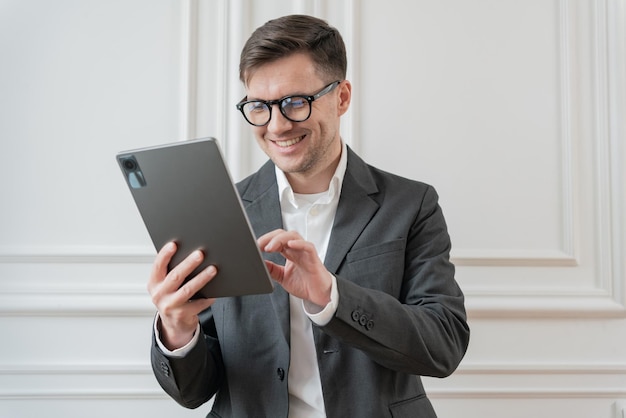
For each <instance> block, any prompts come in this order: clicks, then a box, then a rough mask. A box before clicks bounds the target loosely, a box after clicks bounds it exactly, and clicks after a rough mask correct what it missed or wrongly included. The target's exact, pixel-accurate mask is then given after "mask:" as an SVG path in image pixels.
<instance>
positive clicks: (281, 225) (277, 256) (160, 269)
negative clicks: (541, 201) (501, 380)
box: [148, 15, 469, 418]
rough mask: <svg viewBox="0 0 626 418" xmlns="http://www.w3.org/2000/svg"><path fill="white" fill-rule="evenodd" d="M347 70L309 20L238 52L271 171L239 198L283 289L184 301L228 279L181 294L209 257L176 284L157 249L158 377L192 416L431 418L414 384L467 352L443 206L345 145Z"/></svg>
mask: <svg viewBox="0 0 626 418" xmlns="http://www.w3.org/2000/svg"><path fill="white" fill-rule="evenodd" d="M346 66H347V64H346V54H345V47H344V43H343V40H342V39H341V36H340V34H339V33H338V32H337V30H336V29H334V28H332V27H330V26H328V25H327V24H326V23H325V22H324V21H322V20H319V19H316V18H313V17H310V16H299V15H296V16H286V17H283V18H280V19H275V20H272V21H269V22H267V23H266V24H265V25H263V26H261V27H260V28H258V29H257V30H256V31H255V32H254V33H253V34H252V36H251V37H250V39H249V40H248V42H247V43H246V45H245V46H244V48H243V51H242V54H241V61H240V78H241V80H242V82H243V83H244V86H245V89H246V93H247V95H246V98H244V100H242V102H240V103H239V104H238V105H237V107H238V108H239V110H240V111H241V112H242V114H243V116H244V117H245V118H246V120H247V121H248V122H249V123H250V124H251V125H253V130H254V135H255V137H256V140H257V142H258V143H259V146H260V147H261V148H262V149H263V151H265V153H266V154H267V155H268V156H269V158H270V161H268V163H266V164H265V165H264V166H263V167H261V169H260V170H259V171H258V172H257V173H255V174H253V175H252V176H250V177H248V178H246V179H245V180H243V181H242V182H240V183H239V184H238V185H237V187H238V190H239V193H240V195H241V197H242V200H243V202H244V206H245V208H246V211H247V213H248V216H249V219H250V222H251V224H252V226H253V229H254V230H255V233H256V234H257V236H259V238H258V244H259V246H260V248H261V250H262V251H263V252H264V253H265V257H266V264H267V267H268V270H269V272H270V274H271V276H272V278H273V279H274V280H275V281H276V282H277V285H276V288H275V290H274V292H273V293H272V294H268V295H255V296H244V297H233V298H221V299H199V300H196V299H194V300H190V297H191V296H192V295H193V294H194V293H195V292H196V291H197V290H198V289H200V288H201V287H202V286H204V285H205V284H206V283H207V282H208V281H210V280H211V279H212V278H213V277H215V276H216V274H219V271H216V269H215V268H214V267H209V268H207V269H206V270H204V271H203V272H201V273H200V274H198V275H197V276H196V277H195V278H193V279H192V280H190V281H189V282H187V283H185V284H184V285H182V286H181V283H182V281H183V279H184V278H185V277H186V276H187V275H188V274H190V273H191V272H192V271H193V270H194V268H195V267H196V266H197V265H198V264H199V263H200V261H201V260H202V257H203V255H202V254H201V253H199V252H198V253H196V254H192V255H191V256H189V257H188V258H187V259H186V260H185V261H184V262H183V263H181V264H179V265H178V266H177V267H176V268H174V269H173V270H172V271H171V272H170V273H169V274H168V273H167V264H168V262H169V260H170V258H171V257H172V255H173V254H174V253H175V251H176V247H175V245H174V244H168V245H167V246H165V247H164V248H163V249H162V250H161V251H160V252H159V254H158V255H157V258H156V260H155V263H154V266H153V271H152V274H151V277H150V279H149V283H148V290H149V292H150V294H151V297H152V300H153V302H154V304H155V305H156V307H157V309H158V315H157V319H156V321H155V332H154V334H155V337H154V341H153V346H152V364H153V369H154V372H155V375H156V377H157V379H158V381H159V383H160V384H161V386H162V387H163V388H164V389H165V390H166V391H167V393H169V394H170V396H172V397H173V398H174V399H175V400H176V401H177V402H179V403H180V404H182V405H184V406H186V407H190V408H195V407H198V406H199V405H201V404H203V403H205V402H207V401H208V400H210V399H211V398H212V397H213V396H214V395H216V396H215V400H214V404H213V409H212V411H211V413H210V414H209V416H214V417H270V418H276V417H291V418H294V417H329V418H330V417H333V418H334V417H338V418H347V417H350V418H352V417H355V418H363V417H377V418H378V417H392V416H393V417H395V418H397V417H420V418H430V417H435V412H434V411H433V408H432V406H431V404H430V402H429V400H428V399H427V398H426V395H425V393H424V389H423V387H422V384H421V381H420V378H419V377H418V376H420V375H428V376H437V377H445V376H447V375H449V374H450V373H452V372H453V371H454V370H455V369H456V367H457V366H458V364H459V362H460V361H461V359H462V357H463V355H464V354H465V350H466V349H467V344H468V340H469V329H468V326H467V323H466V315H465V309H464V305H463V304H464V298H463V294H462V292H461V290H460V289H459V287H458V285H457V283H456V282H455V279H454V266H453V265H452V264H451V263H450V261H449V251H450V239H449V236H448V233H447V230H446V224H445V221H444V218H443V215H442V212H441V209H440V207H439V206H438V203H437V194H436V192H435V191H434V190H433V188H432V187H430V186H428V185H425V184H423V183H419V182H415V181H411V180H407V179H403V178H400V177H398V176H394V175H391V174H389V173H385V172H383V171H380V170H378V169H376V168H373V167H371V166H368V165H366V164H365V163H364V162H363V161H362V160H361V159H360V158H359V157H358V156H357V155H356V154H354V153H353V152H352V151H351V150H350V149H349V148H348V147H347V146H346V145H345V143H344V142H343V141H342V139H341V138H340V135H339V126H340V124H339V121H340V117H341V116H342V115H343V114H344V113H345V112H346V111H347V110H348V107H349V105H350V98H351V91H352V87H351V85H350V82H349V81H348V80H346V79H345V76H346ZM322 260H324V262H323V263H322ZM242 261H243V260H242Z"/></svg>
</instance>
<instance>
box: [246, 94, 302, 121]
mask: <svg viewBox="0 0 626 418" xmlns="http://www.w3.org/2000/svg"><path fill="white" fill-rule="evenodd" d="M278 105H279V106H280V113H282V114H283V115H284V116H285V117H286V118H287V119H289V120H291V121H292V122H302V121H305V120H306V119H308V117H309V115H310V113H311V105H310V103H309V101H308V100H307V99H306V98H305V97H298V96H291V97H286V98H284V99H282V100H281V101H280V102H279V103H278ZM243 112H244V115H245V116H246V119H248V121H250V123H252V124H254V125H265V124H266V123H267V122H269V120H270V117H271V110H270V107H269V106H268V104H267V103H264V102H261V101H258V102H256V101H255V102H248V103H246V104H245V105H244V107H243Z"/></svg>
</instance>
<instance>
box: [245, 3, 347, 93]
mask: <svg viewBox="0 0 626 418" xmlns="http://www.w3.org/2000/svg"><path fill="white" fill-rule="evenodd" d="M298 52H303V53H306V54H309V56H310V57H311V58H312V60H313V62H314V65H315V70H316V72H317V73H318V74H319V76H320V77H322V78H324V79H326V80H325V81H327V82H331V81H335V80H343V79H345V78H346V68H347V66H348V62H347V58H346V47H345V45H344V43H343V38H342V37H341V34H340V33H339V31H338V30H337V29H335V28H334V27H332V26H330V25H328V23H326V22H325V21H324V20H322V19H318V18H316V17H313V16H307V15H289V16H283V17H280V18H278V19H273V20H270V21H268V22H267V23H265V24H264V25H263V26H260V27H259V28H257V29H256V30H255V31H254V32H253V33H252V35H251V36H250V38H249V39H248V41H247V42H246V44H245V45H244V47H243V50H242V51H241V59H240V61H239V79H240V80H241V81H242V82H244V83H246V82H247V81H248V80H249V79H250V77H251V75H252V74H253V73H254V71H255V70H257V69H258V68H259V67H261V66H262V65H264V64H267V63H270V62H272V61H276V60H278V59H280V58H285V57H287V56H289V55H292V54H295V53H298Z"/></svg>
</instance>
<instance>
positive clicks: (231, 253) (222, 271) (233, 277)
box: [116, 138, 273, 298]
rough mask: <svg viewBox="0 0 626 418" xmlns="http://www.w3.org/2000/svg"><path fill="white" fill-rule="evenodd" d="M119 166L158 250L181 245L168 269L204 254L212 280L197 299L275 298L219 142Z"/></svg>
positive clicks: (185, 144) (164, 148) (165, 150)
mask: <svg viewBox="0 0 626 418" xmlns="http://www.w3.org/2000/svg"><path fill="white" fill-rule="evenodd" d="M116 157H117V161H118V163H119V166H120V169H121V170H122V173H123V175H124V178H125V179H126V183H127V185H128V188H129V190H130V192H131V194H132V197H133V199H134V200H135V204H136V205H137V209H138V210H139V213H140V214H141V217H142V219H143V222H144V224H145V226H146V228H147V230H148V233H149V235H150V238H151V239H152V242H153V244H154V247H155V248H156V250H157V251H159V250H160V249H161V248H162V247H163V246H164V245H165V244H166V243H168V242H170V241H174V242H176V243H177V245H178V251H177V252H176V255H175V256H174V257H173V258H172V261H171V263H170V265H169V266H168V268H169V269H171V268H173V267H174V266H176V265H177V264H178V263H180V262H181V261H182V260H183V259H184V258H185V257H187V256H188V255H189V254H190V253H192V252H193V251H195V250H197V249H199V250H201V251H202V252H203V253H204V256H205V259H204V261H203V263H202V265H200V266H199V267H198V268H197V269H196V270H194V272H193V273H192V274H191V275H190V276H189V277H187V279H186V280H188V279H189V278H191V277H194V276H195V275H196V274H197V273H198V272H200V271H201V270H202V269H204V268H206V267H207V266H209V265H215V266H216V267H217V271H218V273H217V276H216V277H215V278H213V280H211V281H210V282H209V283H208V284H207V285H206V286H205V287H204V288H203V289H202V290H201V291H199V292H198V293H197V294H196V295H195V296H194V298H197V297H205V298H214V297H224V296H242V295H252V294H262V293H271V292H272V290H273V286H272V281H271V278H270V275H269V273H268V271H267V268H266V267H265V263H264V262H263V258H262V256H261V252H260V250H259V248H258V246H257V243H256V238H255V235H254V233H253V231H252V228H251V226H250V222H249V220H248V217H247V215H246V212H245V210H244V208H243V204H242V203H241V200H240V198H239V194H238V193H237V189H236V187H235V185H234V183H233V181H232V179H231V176H230V174H229V172H228V169H227V167H226V164H225V162H224V159H223V157H222V154H221V152H220V149H219V146H218V144H217V142H216V140H215V139H214V138H202V139H196V140H192V141H180V142H174V143H170V144H165V145H160V146H155V147H149V148H142V149H137V150H130V151H124V152H120V153H118V154H117V156H116Z"/></svg>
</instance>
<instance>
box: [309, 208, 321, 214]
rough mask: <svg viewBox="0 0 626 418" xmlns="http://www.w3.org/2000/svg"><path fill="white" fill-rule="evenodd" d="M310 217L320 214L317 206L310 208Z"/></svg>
mask: <svg viewBox="0 0 626 418" xmlns="http://www.w3.org/2000/svg"><path fill="white" fill-rule="evenodd" d="M309 213H310V214H311V215H312V216H317V214H318V213H320V211H319V209H317V206H313V207H312V208H311V211H310V212H309Z"/></svg>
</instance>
